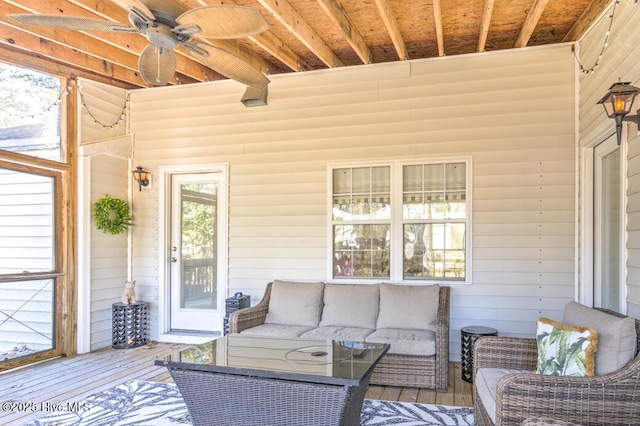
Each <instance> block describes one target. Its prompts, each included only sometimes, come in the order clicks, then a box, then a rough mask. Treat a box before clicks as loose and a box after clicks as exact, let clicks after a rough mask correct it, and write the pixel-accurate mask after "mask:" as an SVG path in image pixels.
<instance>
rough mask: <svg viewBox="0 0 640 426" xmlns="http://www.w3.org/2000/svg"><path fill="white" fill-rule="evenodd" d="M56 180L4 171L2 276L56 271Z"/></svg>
mask: <svg viewBox="0 0 640 426" xmlns="http://www.w3.org/2000/svg"><path fill="white" fill-rule="evenodd" d="M54 197H55V195H54V179H53V178H52V177H50V176H40V175H35V174H31V173H24V172H16V171H13V170H7V169H0V274H18V273H22V272H50V271H53V270H54V269H55V251H54V231H55V225H54V224H55V220H54Z"/></svg>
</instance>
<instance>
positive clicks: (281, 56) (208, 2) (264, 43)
mask: <svg viewBox="0 0 640 426" xmlns="http://www.w3.org/2000/svg"><path fill="white" fill-rule="evenodd" d="M183 3H184V4H185V5H187V6H188V7H190V8H191V9H195V8H196V7H202V6H215V5H219V4H226V5H235V4H237V3H236V2H234V1H233V0H183ZM249 40H251V41H252V42H254V43H255V44H256V45H257V46H259V47H260V48H262V49H264V50H265V51H267V52H268V53H269V54H270V55H271V56H273V57H274V58H276V59H277V60H278V61H280V62H282V63H283V64H284V65H285V66H287V67H288V68H289V69H291V70H292V71H301V70H303V69H306V68H308V64H307V63H306V61H304V60H303V59H302V58H301V57H300V55H298V54H297V53H296V52H294V51H293V49H291V48H290V47H289V46H287V45H286V44H285V43H284V42H283V41H282V40H280V39H279V38H278V37H276V36H275V35H274V34H273V33H272V32H271V31H268V30H267V31H263V32H261V33H259V34H254V35H252V36H249Z"/></svg>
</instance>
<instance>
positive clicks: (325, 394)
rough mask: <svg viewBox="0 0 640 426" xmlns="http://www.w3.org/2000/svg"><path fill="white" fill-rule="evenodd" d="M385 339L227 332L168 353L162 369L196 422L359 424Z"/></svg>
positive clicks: (237, 425)
mask: <svg viewBox="0 0 640 426" xmlns="http://www.w3.org/2000/svg"><path fill="white" fill-rule="evenodd" d="M388 350H389V345H388V344H378V343H356V342H348V341H324V340H304V339H280V338H271V337H253V336H252V337H249V336H244V335H240V334H231V335H228V336H225V337H222V338H220V339H217V340H214V341H212V342H208V343H205V344H202V345H198V346H195V347H193V348H190V349H187V350H184V351H181V352H179V353H176V354H173V355H171V356H170V357H166V358H165V359H163V360H157V361H156V362H155V363H156V365H164V366H166V367H167V368H168V369H169V372H170V373H171V377H172V378H173V380H174V381H175V383H176V385H177V386H178V389H179V390H180V392H181V393H182V397H183V398H184V402H185V404H186V406H187V409H188V410H189V414H190V416H191V421H192V423H193V424H194V425H195V426H199V425H220V426H222V425H234V426H248V425H270V426H277V425H283V426H285V425H286V426H294V425H300V426H312V425H318V426H330V425H345V426H347V425H348V426H353V425H359V424H360V413H361V411H362V403H363V401H364V395H365V393H366V391H367V388H368V385H369V378H370V377H371V373H372V371H373V368H374V367H375V365H376V364H377V363H378V361H379V360H380V358H382V356H383V355H384V354H385V353H386V352H387V351H388Z"/></svg>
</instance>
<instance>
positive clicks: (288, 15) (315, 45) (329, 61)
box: [258, 0, 344, 68]
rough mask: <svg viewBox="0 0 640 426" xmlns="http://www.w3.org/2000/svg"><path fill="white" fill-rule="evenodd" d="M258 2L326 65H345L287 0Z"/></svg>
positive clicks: (262, 0) (263, 0) (261, 0)
mask: <svg viewBox="0 0 640 426" xmlns="http://www.w3.org/2000/svg"><path fill="white" fill-rule="evenodd" d="M258 2H259V3H260V4H261V5H262V7H264V8H265V9H267V11H269V13H271V14H272V15H273V16H274V17H275V18H276V19H277V20H278V21H279V22H280V23H281V24H282V25H284V26H285V28H287V30H289V31H290V32H291V33H292V34H293V35H294V36H295V37H296V38H297V39H298V40H300V41H301V42H302V44H304V45H305V46H307V49H309V50H310V51H311V52H313V54H314V55H316V56H317V57H318V58H319V59H320V60H321V61H322V62H323V63H324V64H325V65H326V66H328V67H329V68H334V67H340V66H343V65H344V64H343V63H342V61H341V60H340V58H338V57H337V56H336V54H335V53H333V51H332V50H331V49H330V48H329V46H327V43H325V42H324V40H322V38H321V37H320V36H319V35H318V33H316V32H315V31H314V30H313V28H311V26H310V25H309V24H308V23H307V22H306V21H305V20H304V19H302V16H300V14H299V13H298V12H297V11H296V10H295V9H294V8H293V6H291V4H290V3H289V2H288V1H287V0H258Z"/></svg>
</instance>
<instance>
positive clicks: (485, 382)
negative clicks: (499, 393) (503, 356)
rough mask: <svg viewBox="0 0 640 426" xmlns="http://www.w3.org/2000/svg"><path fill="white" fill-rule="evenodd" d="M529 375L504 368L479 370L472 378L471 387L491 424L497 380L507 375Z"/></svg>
mask: <svg viewBox="0 0 640 426" xmlns="http://www.w3.org/2000/svg"><path fill="white" fill-rule="evenodd" d="M515 373H530V374H532V373H531V371H524V370H509V369H506V368H479V369H478V371H477V372H476V376H475V377H474V378H473V385H474V386H475V387H476V390H477V392H478V395H479V396H480V400H481V401H482V405H483V406H484V409H485V410H487V414H488V415H489V417H491V420H492V421H493V423H495V422H496V389H497V388H498V380H500V379H501V378H502V377H504V376H506V375H507V374H515Z"/></svg>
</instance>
